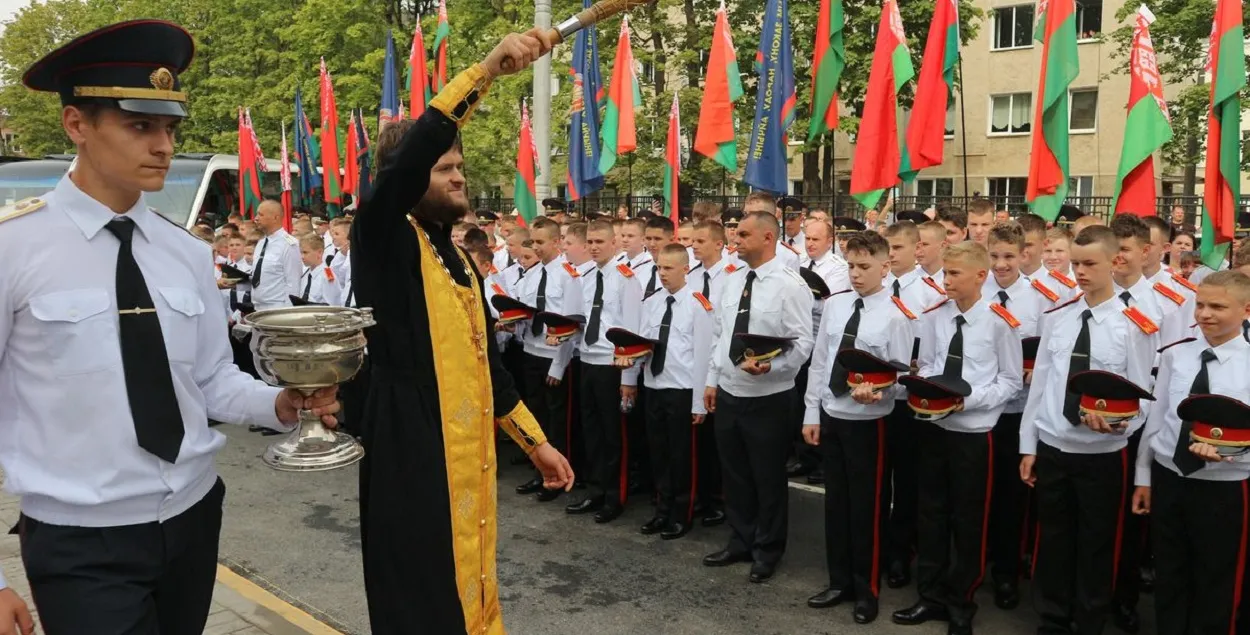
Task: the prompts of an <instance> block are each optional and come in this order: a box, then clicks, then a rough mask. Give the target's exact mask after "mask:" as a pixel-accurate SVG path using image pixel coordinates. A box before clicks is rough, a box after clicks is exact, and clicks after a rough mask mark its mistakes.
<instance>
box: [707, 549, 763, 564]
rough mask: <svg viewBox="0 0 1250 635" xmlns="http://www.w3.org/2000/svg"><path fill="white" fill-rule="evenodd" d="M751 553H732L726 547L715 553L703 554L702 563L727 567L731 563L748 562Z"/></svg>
mask: <svg viewBox="0 0 1250 635" xmlns="http://www.w3.org/2000/svg"><path fill="white" fill-rule="evenodd" d="M750 561H751V554H749V553H734V552H732V551H730V550H728V549H721V550H720V551H717V552H716V553H710V554H708V555H706V556H703V565H704V566H707V567H727V566H729V565H731V564H737V563H739V562H750Z"/></svg>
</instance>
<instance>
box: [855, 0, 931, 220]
mask: <svg viewBox="0 0 1250 635" xmlns="http://www.w3.org/2000/svg"><path fill="white" fill-rule="evenodd" d="M915 76H916V69H915V67H913V66H912V63H911V52H909V51H908V50H907V36H906V35H905V34H904V33H903V17H902V16H901V15H899V12H898V3H897V1H896V0H885V4H883V5H882V6H881V22H880V24H879V25H878V26H877V45H876V49H875V50H874V51H873V55H872V70H871V71H870V72H869V74H868V91H867V94H866V97H865V99H864V116H863V118H862V119H860V122H859V132H858V133H857V134H856V138H855V159H854V162H853V163H852V164H851V196H853V197H855V198H856V199H857V200H858V201H859V202H860V203H861V204H863V206H864V207H869V208H871V207H875V206H876V205H877V201H879V200H881V195H882V194H883V193H884V192H885V190H887V189H889V188H892V187H894V186H895V185H897V184H898V182H899V176H898V175H899V169H900V168H901V167H902V158H901V154H900V151H899V142H898V116H897V113H898V92H899V90H900V89H902V88H903V86H905V85H906V84H907V82H909V81H911V80H912V78H913V77H915Z"/></svg>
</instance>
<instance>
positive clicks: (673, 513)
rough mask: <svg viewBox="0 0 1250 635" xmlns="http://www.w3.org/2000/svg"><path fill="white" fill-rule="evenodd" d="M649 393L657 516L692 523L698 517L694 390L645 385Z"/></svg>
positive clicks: (652, 465) (648, 428)
mask: <svg viewBox="0 0 1250 635" xmlns="http://www.w3.org/2000/svg"><path fill="white" fill-rule="evenodd" d="M644 390H645V391H646V393H647V400H646V403H647V413H646V414H647V445H648V446H649V447H650V450H651V475H652V477H653V478H654V479H655V491H656V492H655V493H656V496H655V515H656V516H659V517H661V518H667V519H669V520H673V521H681V522H683V523H689V522H690V519H691V518H692V517H693V516H694V489H693V488H692V485H694V477H693V471H692V470H693V468H694V463H695V462H696V461H697V460H698V458H697V457H696V456H695V455H694V454H693V450H694V447H695V446H694V434H695V432H696V431H695V428H694V425H693V424H692V419H693V417H692V416H691V414H690V403H691V397H692V391H690V390H682V389H667V388H665V389H657V388H644Z"/></svg>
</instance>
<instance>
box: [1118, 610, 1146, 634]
mask: <svg viewBox="0 0 1250 635" xmlns="http://www.w3.org/2000/svg"><path fill="white" fill-rule="evenodd" d="M1111 621H1112V622H1113V623H1114V624H1115V627H1116V628H1118V629H1120V630H1122V631H1124V632H1125V633H1128V634H1129V635H1135V634H1136V633H1137V632H1138V631H1140V630H1141V618H1139V617H1138V615H1137V609H1135V608H1132V607H1128V606H1123V605H1120V606H1116V607H1115V611H1114V613H1113V614H1112V617H1111Z"/></svg>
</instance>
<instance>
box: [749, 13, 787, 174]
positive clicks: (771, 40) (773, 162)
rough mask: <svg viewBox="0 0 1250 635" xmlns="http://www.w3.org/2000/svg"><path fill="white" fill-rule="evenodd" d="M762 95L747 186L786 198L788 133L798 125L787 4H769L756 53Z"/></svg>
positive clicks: (757, 105) (758, 101)
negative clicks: (795, 110)
mask: <svg viewBox="0 0 1250 635" xmlns="http://www.w3.org/2000/svg"><path fill="white" fill-rule="evenodd" d="M755 70H756V72H758V73H759V76H760V79H759V93H758V94H757V95H756V97H755V123H754V125H753V126H752V127H751V144H750V146H749V150H748V151H747V169H746V175H745V177H744V178H743V180H744V181H746V183H747V185H750V186H751V187H753V188H755V189H758V190H765V191H768V192H773V193H775V194H785V193H786V192H788V191H789V178H787V174H786V172H787V170H786V168H787V167H788V165H789V158H788V157H787V156H786V141H787V135H786V130H787V129H788V128H789V127H790V124H792V123H794V106H795V94H794V56H793V53H792V52H791V50H790V16H789V7H788V3H787V0H768V8H767V9H766V10H765V12H764V29H763V30H762V31H761V32H760V48H759V50H758V51H756V52H755Z"/></svg>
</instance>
